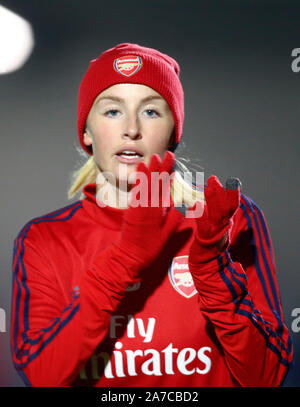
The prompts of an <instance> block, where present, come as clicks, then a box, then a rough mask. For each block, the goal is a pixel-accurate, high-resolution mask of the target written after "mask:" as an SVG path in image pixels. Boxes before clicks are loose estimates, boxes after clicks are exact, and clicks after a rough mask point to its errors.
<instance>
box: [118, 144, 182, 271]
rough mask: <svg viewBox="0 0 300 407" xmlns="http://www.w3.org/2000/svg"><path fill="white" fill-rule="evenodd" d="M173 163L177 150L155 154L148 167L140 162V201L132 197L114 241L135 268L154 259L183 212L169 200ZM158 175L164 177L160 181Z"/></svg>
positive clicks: (138, 182)
mask: <svg viewBox="0 0 300 407" xmlns="http://www.w3.org/2000/svg"><path fill="white" fill-rule="evenodd" d="M174 164H175V156H174V154H173V153H172V152H170V151H167V152H166V153H165V156H164V158H163V160H161V159H160V157H159V156H158V155H157V154H154V155H153V156H152V158H151V161H150V164H149V167H147V166H146V164H145V163H144V162H140V163H139V164H138V166H137V181H136V183H135V186H134V187H136V188H138V190H139V191H140V199H139V202H138V203H139V205H137V203H136V201H135V200H134V198H133V199H132V201H131V205H130V207H129V208H128V209H127V210H126V213H125V215H124V218H123V224H122V229H121V235H120V239H119V240H118V241H117V242H115V246H117V248H118V250H119V253H121V254H122V258H123V260H124V261H126V262H127V264H129V265H130V268H133V269H135V270H136V271H138V270H140V269H143V268H145V267H147V266H148V265H149V264H150V263H151V262H152V261H154V259H155V258H156V257H157V255H158V254H159V253H160V251H161V250H162V249H163V247H164V245H165V243H166V241H167V240H168V238H169V236H170V234H171V233H172V232H173V231H174V230H175V229H176V227H177V226H178V224H179V222H180V219H181V218H182V215H181V214H180V212H179V211H178V210H176V209H175V208H174V207H173V208H171V204H170V186H171V179H172V173H173V167H174ZM154 173H155V175H154ZM159 177H160V178H162V179H163V181H162V182H159V185H157V184H156V181H157V180H158V179H159ZM132 191H133V190H132ZM157 191H158V192H159V193H158V194H157ZM142 194H146V196H145V195H144V196H142ZM153 201H157V202H153ZM141 202H143V206H142V205H141ZM153 203H155V204H156V206H154V205H153ZM125 264H126V263H125Z"/></svg>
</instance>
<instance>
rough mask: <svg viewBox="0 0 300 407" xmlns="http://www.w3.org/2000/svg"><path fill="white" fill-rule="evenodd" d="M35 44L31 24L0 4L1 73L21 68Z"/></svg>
mask: <svg viewBox="0 0 300 407" xmlns="http://www.w3.org/2000/svg"><path fill="white" fill-rule="evenodd" d="M33 45H34V39H33V32H32V28H31V25H30V24H29V23H28V22H27V21H26V20H24V18H22V17H20V16H18V15H17V14H15V13H13V12H12V11H10V10H8V9H6V8H5V7H3V6H0V74H5V73H9V72H13V71H16V70H17V69H19V68H21V67H22V66H23V65H24V64H25V62H26V61H27V59H28V58H29V56H30V54H31V52H32V49H33Z"/></svg>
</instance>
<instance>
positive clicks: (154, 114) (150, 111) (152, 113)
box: [145, 109, 159, 117]
mask: <svg viewBox="0 0 300 407" xmlns="http://www.w3.org/2000/svg"><path fill="white" fill-rule="evenodd" d="M145 113H146V115H147V116H148V117H158V116H159V113H158V112H157V111H156V110H154V109H146V110H145Z"/></svg>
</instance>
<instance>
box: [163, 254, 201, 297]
mask: <svg viewBox="0 0 300 407" xmlns="http://www.w3.org/2000/svg"><path fill="white" fill-rule="evenodd" d="M188 259H189V256H179V257H174V259H173V261H172V264H171V266H170V268H169V278H170V281H171V284H172V286H173V287H174V288H175V290H176V291H177V292H178V293H179V294H181V295H183V296H184V297H186V298H191V297H192V296H193V295H195V294H196V293H197V290H196V288H195V286H194V280H193V277H192V275H191V273H190V271H189V263H188Z"/></svg>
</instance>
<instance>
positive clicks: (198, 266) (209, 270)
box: [189, 248, 230, 276]
mask: <svg viewBox="0 0 300 407" xmlns="http://www.w3.org/2000/svg"><path fill="white" fill-rule="evenodd" d="M229 261H230V254H229V252H228V250H227V248H226V249H224V251H223V252H222V253H219V254H217V255H216V256H215V257H213V258H211V259H210V260H208V261H206V262H197V263H194V261H193V260H192V259H191V258H189V271H190V273H191V274H192V275H193V276H200V275H205V274H209V275H212V274H214V273H216V272H219V271H220V270H221V269H223V268H224V267H226V265H228V263H229Z"/></svg>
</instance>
